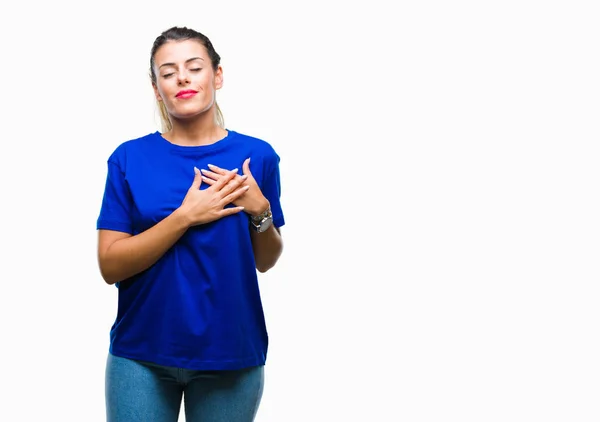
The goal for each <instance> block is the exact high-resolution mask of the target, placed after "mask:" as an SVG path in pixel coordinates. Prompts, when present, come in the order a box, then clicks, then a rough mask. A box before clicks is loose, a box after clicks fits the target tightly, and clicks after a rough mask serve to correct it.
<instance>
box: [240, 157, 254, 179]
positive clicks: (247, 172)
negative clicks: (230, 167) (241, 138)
mask: <svg viewBox="0 0 600 422" xmlns="http://www.w3.org/2000/svg"><path fill="white" fill-rule="evenodd" d="M242 170H243V172H244V174H245V175H247V176H252V173H250V157H248V158H246V159H245V160H244V164H242Z"/></svg>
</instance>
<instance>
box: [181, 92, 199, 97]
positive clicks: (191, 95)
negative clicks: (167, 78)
mask: <svg viewBox="0 0 600 422" xmlns="http://www.w3.org/2000/svg"><path fill="white" fill-rule="evenodd" d="M197 93H198V92H197V91H181V92H178V93H177V95H176V97H177V98H191V97H193V96H194V95H196V94H197Z"/></svg>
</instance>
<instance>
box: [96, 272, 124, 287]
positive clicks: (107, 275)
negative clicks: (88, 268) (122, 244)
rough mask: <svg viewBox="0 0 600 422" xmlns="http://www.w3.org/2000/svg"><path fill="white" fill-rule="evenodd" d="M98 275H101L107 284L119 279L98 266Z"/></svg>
mask: <svg viewBox="0 0 600 422" xmlns="http://www.w3.org/2000/svg"><path fill="white" fill-rule="evenodd" d="M100 275H101V276H102V279H103V280H104V282H105V283H106V284H108V285H109V286H112V285H113V284H115V283H118V282H119V281H121V280H119V279H118V278H117V277H115V276H114V275H111V274H110V273H108V272H106V271H103V270H102V268H100Z"/></svg>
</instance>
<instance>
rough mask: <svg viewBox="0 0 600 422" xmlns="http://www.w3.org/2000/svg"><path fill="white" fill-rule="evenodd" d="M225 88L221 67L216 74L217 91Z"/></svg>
mask: <svg viewBox="0 0 600 422" xmlns="http://www.w3.org/2000/svg"><path fill="white" fill-rule="evenodd" d="M222 87H223V68H222V67H221V65H219V67H218V68H217V71H216V72H215V89H221V88H222Z"/></svg>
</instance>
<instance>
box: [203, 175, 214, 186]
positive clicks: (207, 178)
mask: <svg viewBox="0 0 600 422" xmlns="http://www.w3.org/2000/svg"><path fill="white" fill-rule="evenodd" d="M202 180H203V181H204V183H206V184H207V185H210V186H212V185H214V184H215V183H217V181H216V180H213V179H211V178H210V177H206V176H202Z"/></svg>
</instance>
